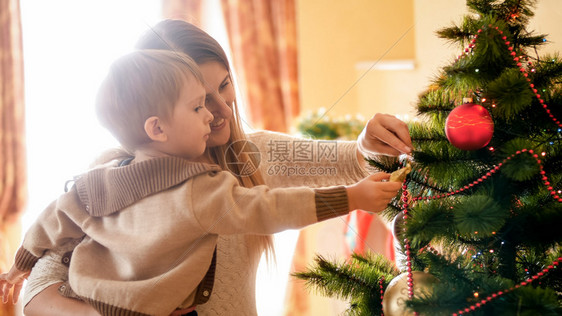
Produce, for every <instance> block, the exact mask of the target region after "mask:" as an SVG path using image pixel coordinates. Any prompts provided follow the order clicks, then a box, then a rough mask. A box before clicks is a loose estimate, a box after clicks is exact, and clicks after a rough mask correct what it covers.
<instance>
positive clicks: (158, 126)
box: [144, 116, 168, 142]
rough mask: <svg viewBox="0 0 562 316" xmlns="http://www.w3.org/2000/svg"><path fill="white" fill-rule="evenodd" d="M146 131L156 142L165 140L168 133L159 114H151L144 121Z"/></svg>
mask: <svg viewBox="0 0 562 316" xmlns="http://www.w3.org/2000/svg"><path fill="white" fill-rule="evenodd" d="M144 131H145V132H146V135H148V137H149V138H150V139H151V140H153V141H155V142H165V141H166V140H168V135H166V133H164V130H163V129H162V120H160V118H159V117H158V116H151V117H149V118H147V119H146V121H144Z"/></svg>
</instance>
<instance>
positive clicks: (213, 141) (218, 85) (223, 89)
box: [199, 61, 235, 148]
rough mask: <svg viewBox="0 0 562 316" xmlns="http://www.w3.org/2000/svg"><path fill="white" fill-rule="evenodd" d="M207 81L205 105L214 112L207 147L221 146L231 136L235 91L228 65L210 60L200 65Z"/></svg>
mask: <svg viewBox="0 0 562 316" xmlns="http://www.w3.org/2000/svg"><path fill="white" fill-rule="evenodd" d="M199 69H200V70H201V73H202V74H203V80H204V81H205V83H204V85H205V93H206V99H205V106H206V107H207V109H208V110H209V111H210V112H211V113H212V114H213V116H214V120H213V121H212V122H211V135H210V136H209V139H208V140H207V148H209V147H215V146H221V145H224V144H226V143H227V142H228V139H229V138H230V120H231V119H232V105H233V103H234V98H235V93H234V87H233V85H232V81H231V79H230V74H229V72H228V71H227V70H226V67H225V66H224V65H223V64H222V63H220V62H218V61H210V62H206V63H203V64H200V65H199Z"/></svg>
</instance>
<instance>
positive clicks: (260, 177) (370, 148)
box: [24, 20, 411, 315]
mask: <svg viewBox="0 0 562 316" xmlns="http://www.w3.org/2000/svg"><path fill="white" fill-rule="evenodd" d="M137 48H139V49H148V48H150V49H168V50H175V51H181V52H184V53H186V54H188V55H189V56H191V57H192V58H193V59H194V60H195V62H197V64H198V65H199V67H200V70H201V72H202V74H203V78H204V80H205V83H206V87H205V88H206V94H207V95H206V97H207V100H206V106H207V108H208V109H209V110H210V111H211V112H212V114H213V116H214V120H213V122H212V123H211V135H210V137H209V140H208V141H207V148H208V150H207V154H206V156H205V158H204V160H205V161H207V162H212V163H216V164H219V165H220V166H221V168H223V169H224V170H230V171H231V172H232V173H234V174H235V175H237V176H238V178H239V180H240V182H241V183H242V184H243V185H244V186H246V187H251V186H254V185H259V184H267V185H269V186H270V187H289V186H301V185H306V186H310V187H319V186H329V185H337V184H349V183H352V182H356V181H358V180H360V179H362V178H364V177H365V176H366V175H367V172H366V170H365V169H364V164H365V162H364V159H363V153H364V154H366V155H367V154H375V153H379V154H386V155H394V156H396V155H398V154H400V153H409V152H410V150H411V149H410V148H411V140H410V137H409V134H408V129H407V127H406V125H405V124H404V123H403V122H401V121H400V120H398V119H396V118H394V117H393V116H390V115H384V114H382V115H381V114H377V115H375V116H374V117H373V118H372V119H371V120H369V122H368V123H367V126H366V128H365V129H364V130H363V132H362V133H361V135H360V137H359V139H358V141H357V144H356V143H355V142H338V143H337V144H335V145H334V146H333V147H332V148H327V149H326V150H328V151H323V153H325V154H326V153H327V155H329V156H324V157H319V156H318V154H319V152H318V148H319V147H318V146H320V143H318V142H314V141H308V140H302V139H296V138H292V137H290V136H287V135H284V134H280V133H273V132H265V131H262V132H257V133H253V134H250V135H248V136H246V135H245V134H244V132H243V131H242V128H241V126H240V119H239V117H238V111H237V108H236V100H235V89H234V87H233V84H232V78H231V73H230V66H229V63H228V60H227V57H226V54H225V53H224V50H223V49H222V48H221V47H220V45H219V44H218V43H217V42H216V41H215V40H214V39H213V38H212V37H210V36H209V35H208V34H207V33H205V32H203V31H202V30H201V29H199V28H197V27H195V26H193V25H191V24H189V23H187V22H184V21H180V20H165V21H162V22H160V23H159V24H157V25H156V26H155V27H154V28H152V29H151V30H149V31H148V32H147V33H146V34H145V35H144V36H142V37H141V39H140V40H139V42H138V43H137ZM244 140H249V141H250V142H251V143H252V144H254V145H255V146H256V147H257V148H258V149H259V151H260V152H261V153H262V155H261V156H262V159H261V161H257V160H256V159H255V158H256V157H255V155H251V153H248V154H247V155H243V157H246V162H248V160H251V162H252V163H253V164H254V165H255V166H258V168H257V170H253V172H247V169H244V166H245V164H240V163H238V164H236V163H233V162H238V160H237V155H234V153H235V152H239V150H240V149H241V146H243V144H244V142H243V141H244ZM297 142H299V144H302V143H305V144H306V145H307V146H308V147H311V148H313V150H311V151H310V154H316V155H317V156H315V157H311V159H310V160H307V161H305V162H302V161H300V162H298V163H296V162H294V161H291V160H289V161H287V159H282V158H286V156H285V154H287V153H288V152H289V151H291V150H295V147H293V145H294V144H295V143H297ZM233 147H234V149H235V150H232V148H233ZM245 148H247V146H246V147H245ZM263 157H265V158H268V159H264V158H263ZM320 158H322V159H320ZM297 167H298V168H299V170H305V171H306V170H311V169H312V168H314V169H315V170H318V168H330V169H329V170H331V171H332V172H330V173H324V174H325V176H322V175H315V176H311V175H310V174H296V175H293V176H291V177H288V176H287V175H288V173H287V172H286V171H288V170H293V169H291V168H297ZM71 250H72V245H70V246H69V249H61V250H60V251H58V252H53V253H50V254H48V255H46V256H45V257H43V259H41V260H40V261H39V262H38V263H37V265H36V267H37V268H36V269H34V271H33V272H32V273H31V275H30V277H29V280H28V283H27V286H26V295H25V300H26V301H24V304H25V305H24V306H25V309H24V311H25V314H26V315H51V314H52V315H96V314H97V313H96V311H95V310H94V309H93V308H91V307H90V306H89V305H87V304H85V303H82V302H81V301H78V300H73V299H71V298H65V297H63V296H61V295H60V294H63V295H66V296H71V293H70V292H69V291H68V289H69V287H68V286H66V284H65V281H66V278H67V277H66V275H67V266H66V265H65V264H67V263H68V262H69V260H70V256H69V251H71ZM264 251H265V252H266V253H267V254H268V257H271V255H272V253H273V249H272V237H271V236H254V235H235V236H221V237H220V238H219V240H218V246H217V267H216V274H215V285H214V288H213V292H212V295H211V298H210V299H209V301H208V302H207V303H206V304H203V305H200V306H198V307H197V312H198V313H200V314H201V315H256V314H257V312H256V303H255V281H256V272H257V268H258V263H259V260H260V258H261V255H262V253H263V252H264ZM59 293H60V294H59ZM181 313H182V311H178V312H177V314H178V315H180V314H181Z"/></svg>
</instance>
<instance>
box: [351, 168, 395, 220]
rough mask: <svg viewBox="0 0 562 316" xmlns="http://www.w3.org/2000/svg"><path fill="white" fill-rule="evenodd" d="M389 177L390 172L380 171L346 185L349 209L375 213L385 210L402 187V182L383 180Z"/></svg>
mask: <svg viewBox="0 0 562 316" xmlns="http://www.w3.org/2000/svg"><path fill="white" fill-rule="evenodd" d="M389 178H390V174H388V173H384V172H379V173H375V174H372V175H370V176H368V177H366V178H365V179H363V180H361V181H359V182H357V183H355V184H352V185H349V186H346V189H347V197H348V201H349V210H350V211H353V210H364V211H368V212H373V213H379V212H381V211H383V210H384V209H385V208H386V207H387V205H388V203H390V201H391V200H392V198H393V197H395V196H396V194H398V191H399V190H400V188H401V187H402V183H401V182H391V181H386V182H383V180H388V179H389Z"/></svg>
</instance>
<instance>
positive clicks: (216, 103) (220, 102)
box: [207, 93, 232, 119]
mask: <svg viewBox="0 0 562 316" xmlns="http://www.w3.org/2000/svg"><path fill="white" fill-rule="evenodd" d="M207 108H208V109H209V111H211V112H213V113H215V115H217V114H218V115H219V116H220V117H222V118H225V119H229V118H230V117H231V116H232V109H231V108H230V106H228V104H227V103H226V101H225V100H224V99H223V98H222V96H221V95H220V94H219V93H213V94H212V95H208V96H207Z"/></svg>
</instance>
